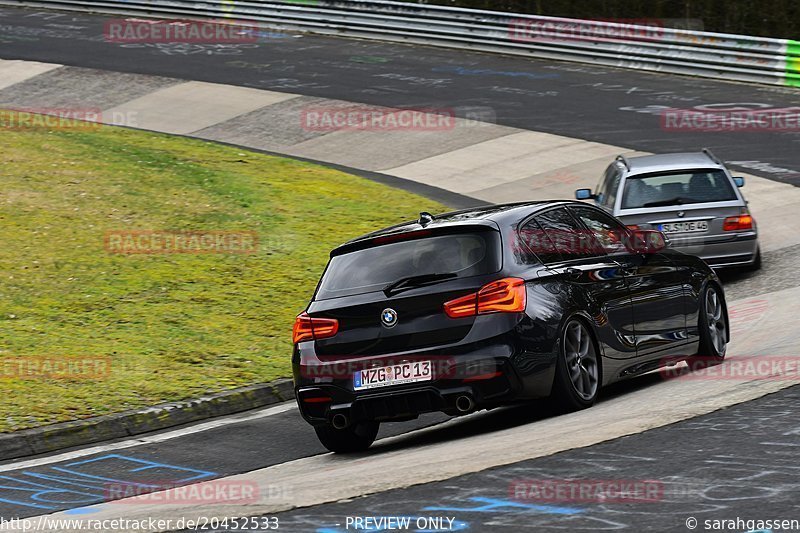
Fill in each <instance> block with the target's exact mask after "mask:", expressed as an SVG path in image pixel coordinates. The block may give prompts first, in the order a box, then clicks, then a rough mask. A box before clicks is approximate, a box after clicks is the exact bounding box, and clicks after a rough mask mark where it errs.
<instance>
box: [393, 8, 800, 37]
mask: <svg viewBox="0 0 800 533" xmlns="http://www.w3.org/2000/svg"><path fill="white" fill-rule="evenodd" d="M404 1H407V2H412V3H417V4H436V5H444V6H452V7H469V8H473V9H489V10H493V11H510V12H516V13H529V14H533V15H548V16H553V17H569V18H583V19H631V18H633V19H637V18H639V19H651V18H659V19H673V20H670V21H669V23H667V24H665V25H670V26H673V25H674V26H675V27H689V28H691V29H704V30H705V31H713V32H722V33H740V34H744V35H757V36H762V37H779V38H785V39H796V40H800V1H798V0H761V1H753V0H404ZM678 19H684V20H686V21H687V22H688V24H687V25H682V24H681V23H680V20H678ZM700 21H702V25H701V27H698V22H700ZM673 23H674V24H673Z"/></svg>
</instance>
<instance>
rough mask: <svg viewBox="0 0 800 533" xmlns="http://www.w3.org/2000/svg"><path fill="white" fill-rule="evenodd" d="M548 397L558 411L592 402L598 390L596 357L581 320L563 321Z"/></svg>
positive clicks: (583, 406)
mask: <svg viewBox="0 0 800 533" xmlns="http://www.w3.org/2000/svg"><path fill="white" fill-rule="evenodd" d="M560 345H561V347H560V349H559V354H558V359H557V361H556V375H555V380H554V382H553V393H552V398H553V400H554V402H555V405H554V407H555V408H556V409H558V410H559V411H565V412H570V411H578V410H580V409H586V408H587V407H591V406H592V405H594V403H595V401H596V400H597V393H598V391H599V390H600V383H601V380H600V376H601V369H600V360H599V356H598V352H597V346H596V345H595V342H594V338H592V335H591V334H590V333H589V329H588V328H587V327H586V325H584V323H583V322H581V321H580V320H578V319H576V318H572V319H570V320H569V321H567V325H566V326H565V327H564V331H563V332H562V334H561V342H560Z"/></svg>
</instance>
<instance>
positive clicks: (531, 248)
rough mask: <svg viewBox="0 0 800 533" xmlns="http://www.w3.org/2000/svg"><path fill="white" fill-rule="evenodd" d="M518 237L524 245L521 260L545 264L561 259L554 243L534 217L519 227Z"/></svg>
mask: <svg viewBox="0 0 800 533" xmlns="http://www.w3.org/2000/svg"><path fill="white" fill-rule="evenodd" d="M519 239H520V242H521V243H522V245H523V246H524V249H525V250H524V251H523V252H524V253H523V254H522V255H523V256H524V259H523V262H526V263H538V262H539V261H541V262H542V263H544V264H545V265H547V264H550V263H557V262H559V261H563V258H562V257H561V254H560V253H558V250H556V247H555V245H554V244H553V243H552V241H550V238H549V237H548V236H547V235H546V234H545V232H544V230H543V229H542V227H541V226H540V225H539V223H538V222H536V219H532V220H530V221H529V222H528V223H526V224H525V225H524V226H522V227H521V228H520V229H519Z"/></svg>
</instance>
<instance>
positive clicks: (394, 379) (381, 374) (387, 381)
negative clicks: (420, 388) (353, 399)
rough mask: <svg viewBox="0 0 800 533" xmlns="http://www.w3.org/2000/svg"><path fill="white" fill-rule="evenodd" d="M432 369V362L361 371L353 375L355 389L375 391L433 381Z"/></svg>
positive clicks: (415, 362) (417, 362)
mask: <svg viewBox="0 0 800 533" xmlns="http://www.w3.org/2000/svg"><path fill="white" fill-rule="evenodd" d="M432 369H433V365H432V364H431V362H430V361H414V362H411V363H398V364H396V365H389V366H381V367H377V368H368V369H365V370H359V371H358V372H356V373H355V374H353V389H354V390H365V389H375V388H378V387H388V386H390V385H403V384H405V383H416V382H418V381H431V380H432V379H433V370H432Z"/></svg>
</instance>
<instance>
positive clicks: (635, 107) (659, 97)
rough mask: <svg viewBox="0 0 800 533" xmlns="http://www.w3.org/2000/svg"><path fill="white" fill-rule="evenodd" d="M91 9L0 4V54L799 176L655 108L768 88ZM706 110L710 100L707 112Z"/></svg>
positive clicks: (790, 137) (780, 153)
mask: <svg viewBox="0 0 800 533" xmlns="http://www.w3.org/2000/svg"><path fill="white" fill-rule="evenodd" d="M104 20H105V19H104V18H103V17H100V16H85V15H76V14H73V13H53V12H42V11H25V10H19V9H10V8H0V46H2V56H3V59H25V60H31V61H43V62H52V63H61V64H65V65H72V66H81V67H91V68H97V69H105V70H111V71H122V72H132V73H139V74H150V75H158V76H169V77H175V78H182V79H186V80H195V81H208V82H216V83H226V84H232V85H241V86H246V87H256V88H261V89H270V90H274V91H283V92H291V93H298V94H303V95H310V96H322V97H326V98H334V99H342V100H348V101H357V102H362V103H367V104H375V105H387V106H394V107H404V106H409V107H413V106H419V107H442V108H444V107H452V108H464V109H463V110H462V112H463V113H466V112H467V111H466V108H472V109H473V112H474V113H475V115H476V118H477V119H478V120H484V121H486V122H496V123H498V124H502V125H507V126H513V127H518V128H522V129H528V130H536V131H544V132H548V133H556V134H559V135H564V136H568V137H575V138H580V139H588V140H593V141H597V142H602V143H607V144H616V145H620V146H628V147H630V148H634V149H637V150H641V151H648V152H665V151H673V152H674V151H680V150H684V149H685V150H696V149H697V147H698V146H706V147H709V148H712V149H713V150H714V152H715V153H717V155H719V156H720V157H721V158H722V159H724V160H726V161H728V162H732V161H743V162H745V163H746V164H744V165H742V164H740V165H736V164H732V165H731V166H732V167H734V168H737V167H738V168H741V169H744V170H747V171H749V172H752V173H754V174H757V175H761V176H764V177H770V178H773V179H776V180H781V181H786V182H789V183H795V184H797V183H800V163H799V162H798V161H797V159H796V154H797V150H798V142H800V137H798V134H797V133H790V132H786V133H769V132H757V133H743V132H731V133H725V132H714V133H706V132H689V131H679V132H668V131H664V130H662V129H661V127H660V126H661V125H660V120H661V119H660V117H659V116H658V113H659V112H660V111H661V110H662V109H664V108H678V109H689V108H693V107H694V106H696V105H700V104H702V105H703V106H706V108H709V107H708V106H714V107H717V108H719V107H722V106H725V108H730V104H736V107H745V108H763V109H769V108H787V107H793V106H800V95H798V93H797V91H796V90H794V89H789V88H780V87H758V86H754V85H745V84H729V83H717V82H714V81H713V80H706V79H699V78H697V79H696V78H688V77H676V76H668V75H659V74H651V73H642V72H633V71H626V70H617V69H610V68H597V67H593V66H589V65H583V64H577V63H576V64H573V63H559V62H553V61H541V60H529V59H522V58H510V57H503V56H498V55H490V54H466V53H463V52H459V51H451V50H440V49H435V48H426V47H412V46H400V45H396V44H382V43H377V42H372V41H358V40H345V39H335V38H323V37H315V36H302V35H298V34H289V33H280V32H265V34H264V36H263V37H264V39H263V41H264V42H261V43H252V44H247V43H244V44H236V45H222V44H220V45H210V44H205V45H204V44H196V45H194V44H192V45H188V44H187V45H180V44H179V45H177V46H172V45H166V44H124V45H120V44H113V43H106V42H105V41H104V38H103V21H104ZM714 107H710V109H713V108H714Z"/></svg>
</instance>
